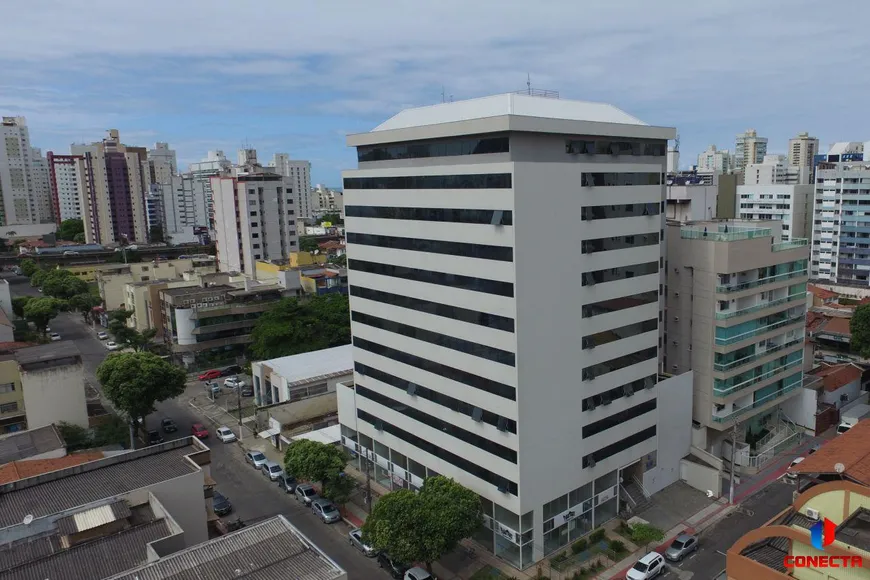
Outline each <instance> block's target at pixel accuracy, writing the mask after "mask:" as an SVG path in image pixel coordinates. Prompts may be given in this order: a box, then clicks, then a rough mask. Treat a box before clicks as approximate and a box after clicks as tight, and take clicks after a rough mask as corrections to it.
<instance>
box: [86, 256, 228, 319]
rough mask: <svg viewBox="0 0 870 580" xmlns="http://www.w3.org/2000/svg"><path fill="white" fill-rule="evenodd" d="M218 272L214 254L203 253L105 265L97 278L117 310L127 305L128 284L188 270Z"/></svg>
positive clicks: (175, 277)
mask: <svg viewBox="0 0 870 580" xmlns="http://www.w3.org/2000/svg"><path fill="white" fill-rule="evenodd" d="M215 272H217V261H216V260H215V259H214V258H213V257H200V258H195V259H194V258H188V259H183V260H165V261H163V260H159V261H154V262H141V263H136V264H111V265H104V266H101V267H99V268H97V270H96V271H95V274H94V279H95V281H96V282H97V286H98V287H99V290H100V297H101V298H102V299H103V304H104V305H105V307H106V309H107V310H117V309H119V308H124V307H125V304H126V302H125V293H124V287H125V286H126V285H127V284H130V283H133V282H147V281H149V280H182V279H183V278H184V274H185V273H195V274H199V275H205V274H213V273H215Z"/></svg>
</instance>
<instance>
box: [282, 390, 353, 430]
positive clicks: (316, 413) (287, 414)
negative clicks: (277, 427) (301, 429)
mask: <svg viewBox="0 0 870 580" xmlns="http://www.w3.org/2000/svg"><path fill="white" fill-rule="evenodd" d="M268 411H269V415H270V416H272V417H274V418H275V419H276V420H277V421H280V422H281V426H282V427H283V428H285V429H287V428H288V427H293V426H294V425H298V424H300V423H304V422H306V421H309V420H311V419H316V418H317V417H322V416H324V415H329V414H331V413H336V412H337V411H338V401H337V399H336V395H335V393H323V394H322V395H316V396H314V397H308V398H307V399H300V400H298V401H293V402H292V403H283V404H280V405H273V406H271V407H269V409H268Z"/></svg>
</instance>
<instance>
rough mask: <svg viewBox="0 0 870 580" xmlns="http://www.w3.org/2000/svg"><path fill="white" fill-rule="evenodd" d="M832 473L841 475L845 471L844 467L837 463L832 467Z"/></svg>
mask: <svg viewBox="0 0 870 580" xmlns="http://www.w3.org/2000/svg"><path fill="white" fill-rule="evenodd" d="M834 471H836V472H837V473H843V472H844V471H846V466H845V465H843V464H842V463H837V464H836V465H834Z"/></svg>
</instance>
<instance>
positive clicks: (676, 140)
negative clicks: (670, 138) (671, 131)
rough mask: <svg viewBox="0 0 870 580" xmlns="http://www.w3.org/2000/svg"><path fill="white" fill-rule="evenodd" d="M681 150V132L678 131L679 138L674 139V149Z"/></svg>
mask: <svg viewBox="0 0 870 580" xmlns="http://www.w3.org/2000/svg"><path fill="white" fill-rule="evenodd" d="M679 150H680V134H679V133H677V138H676V139H674V151H679Z"/></svg>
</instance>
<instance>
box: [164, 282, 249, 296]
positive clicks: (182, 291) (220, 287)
mask: <svg viewBox="0 0 870 580" xmlns="http://www.w3.org/2000/svg"><path fill="white" fill-rule="evenodd" d="M235 289H236V288H235V287H234V286H229V285H227V284H215V285H214V286H206V287H202V286H181V287H178V288H167V289H165V290H161V291H160V292H161V293H162V294H164V295H166V296H185V295H187V294H207V293H211V292H221V291H223V292H229V291H230V290H235Z"/></svg>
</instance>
